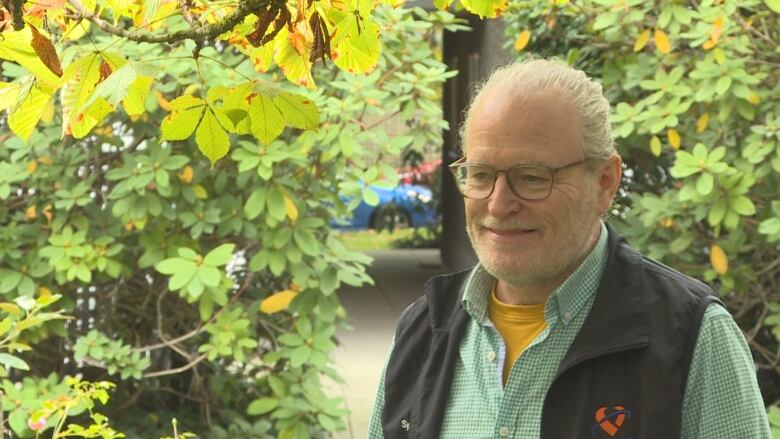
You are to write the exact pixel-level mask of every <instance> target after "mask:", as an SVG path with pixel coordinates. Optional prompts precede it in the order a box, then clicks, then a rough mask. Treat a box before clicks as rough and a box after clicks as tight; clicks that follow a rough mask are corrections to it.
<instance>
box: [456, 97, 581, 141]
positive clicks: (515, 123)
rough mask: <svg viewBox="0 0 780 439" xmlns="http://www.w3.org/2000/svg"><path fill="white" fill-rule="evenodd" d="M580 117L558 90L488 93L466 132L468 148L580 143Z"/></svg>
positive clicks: (480, 101)
mask: <svg viewBox="0 0 780 439" xmlns="http://www.w3.org/2000/svg"><path fill="white" fill-rule="evenodd" d="M580 126H581V121H580V116H579V114H578V113H577V111H576V109H575V108H574V105H573V104H572V103H571V101H570V99H569V98H568V96H566V95H565V94H564V93H563V92H561V91H559V90H546V91H544V92H539V93H533V94H530V95H519V96H511V95H510V94H506V93H505V94H502V93H500V90H489V91H486V92H485V95H484V96H482V97H481V98H480V99H479V100H478V101H477V102H476V105H475V107H474V111H472V113H471V119H470V120H469V123H468V129H467V132H466V133H464V134H465V139H464V140H465V142H466V145H465V146H466V147H467V148H469V147H470V146H472V145H473V146H477V147H488V146H490V147H504V146H512V147H513V148H515V147H523V146H533V147H542V148H544V147H548V146H550V145H552V144H555V143H558V142H563V143H567V144H574V145H572V146H577V147H578V146H579V145H580V143H581V142H580V139H581V136H579V133H580Z"/></svg>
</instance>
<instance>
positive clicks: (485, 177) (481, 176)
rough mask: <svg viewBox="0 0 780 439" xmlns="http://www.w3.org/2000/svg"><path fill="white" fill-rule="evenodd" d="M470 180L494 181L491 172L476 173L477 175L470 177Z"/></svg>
mask: <svg viewBox="0 0 780 439" xmlns="http://www.w3.org/2000/svg"><path fill="white" fill-rule="evenodd" d="M469 178H472V179H474V180H480V181H483V180H492V179H493V174H491V173H490V172H475V173H473V174H471V175H470V176H469Z"/></svg>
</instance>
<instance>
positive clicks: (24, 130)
mask: <svg viewBox="0 0 780 439" xmlns="http://www.w3.org/2000/svg"><path fill="white" fill-rule="evenodd" d="M3 35H5V33H4V34H3ZM50 98H51V95H49V94H48V93H45V92H44V91H43V90H41V89H40V88H39V87H38V86H37V85H35V86H33V87H31V88H30V89H29V91H28V92H27V93H24V94H22V95H21V96H20V99H19V101H18V102H17V104H16V106H15V107H14V109H13V110H12V111H11V114H10V115H9V116H8V127H9V128H11V131H13V132H14V134H16V135H17V136H19V138H21V139H22V140H25V141H27V140H29V139H30V136H31V135H32V132H33V129H35V126H36V125H37V124H38V121H39V120H41V116H42V115H43V111H44V110H45V109H46V105H47V103H48V102H49V99H50Z"/></svg>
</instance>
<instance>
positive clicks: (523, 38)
mask: <svg viewBox="0 0 780 439" xmlns="http://www.w3.org/2000/svg"><path fill="white" fill-rule="evenodd" d="M529 41H531V31H529V30H524V31H522V32H520V35H518V36H517V39H516V40H515V50H516V51H518V52H522V51H523V49H525V46H527V45H528V42H529Z"/></svg>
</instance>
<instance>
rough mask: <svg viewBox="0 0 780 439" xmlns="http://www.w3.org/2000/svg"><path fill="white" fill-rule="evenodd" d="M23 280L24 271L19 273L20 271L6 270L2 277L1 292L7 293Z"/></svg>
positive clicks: (0, 281) (0, 280)
mask: <svg viewBox="0 0 780 439" xmlns="http://www.w3.org/2000/svg"><path fill="white" fill-rule="evenodd" d="M21 280H22V273H19V272H18V271H5V272H4V273H3V276H2V279H0V293H3V294H5V293H7V292H9V291H11V290H13V289H14V288H16V286H17V285H19V282H21Z"/></svg>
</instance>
